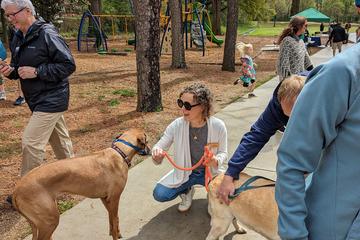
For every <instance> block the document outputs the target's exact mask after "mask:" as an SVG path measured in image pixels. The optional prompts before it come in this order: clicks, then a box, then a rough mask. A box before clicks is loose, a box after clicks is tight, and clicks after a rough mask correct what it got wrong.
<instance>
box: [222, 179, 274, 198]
mask: <svg viewBox="0 0 360 240" xmlns="http://www.w3.org/2000/svg"><path fill="white" fill-rule="evenodd" d="M258 179H264V180H269V181H272V182H274V181H273V180H271V179H270V178H266V177H262V176H253V177H251V178H249V179H248V180H246V181H245V182H244V183H243V184H242V185H241V186H240V187H239V188H237V189H235V192H234V194H233V195H229V199H234V198H236V197H237V196H239V195H240V193H242V192H244V191H247V190H251V189H256V188H263V187H274V186H275V183H271V184H266V185H260V186H251V185H250V184H252V183H253V182H255V181H256V180H258Z"/></svg>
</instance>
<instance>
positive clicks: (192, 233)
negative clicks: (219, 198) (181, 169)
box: [127, 199, 210, 240]
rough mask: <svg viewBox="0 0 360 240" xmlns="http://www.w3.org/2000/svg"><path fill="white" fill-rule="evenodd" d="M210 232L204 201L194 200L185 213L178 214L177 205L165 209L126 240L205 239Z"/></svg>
mask: <svg viewBox="0 0 360 240" xmlns="http://www.w3.org/2000/svg"><path fill="white" fill-rule="evenodd" d="M209 230H210V216H209V214H208V212H207V200H206V199H194V200H193V202H192V206H191V209H190V210H189V211H188V212H187V213H179V212H178V210H177V204H176V205H173V206H171V207H170V208H167V209H165V210H164V211H162V212H160V213H159V214H158V215H156V216H155V217H154V218H153V219H151V220H150V221H149V222H148V223H147V224H145V225H144V226H143V227H142V228H141V230H140V232H139V234H138V235H137V236H133V237H130V238H127V240H149V239H157V240H169V239H172V240H180V239H181V240H183V239H205V238H206V236H207V234H208V232H209Z"/></svg>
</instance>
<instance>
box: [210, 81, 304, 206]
mask: <svg viewBox="0 0 360 240" xmlns="http://www.w3.org/2000/svg"><path fill="white" fill-rule="evenodd" d="M305 79H306V78H305V77H304V76H298V75H292V76H290V77H288V78H286V79H285V80H283V81H282V82H280V83H279V85H278V86H277V87H276V88H275V90H274V93H273V96H272V98H271V100H270V102H269V104H268V105H267V107H266V109H265V111H264V112H263V113H262V114H261V115H260V117H259V118H258V119H257V121H256V122H255V123H254V124H253V125H252V126H251V129H250V131H249V132H247V133H246V134H245V135H244V136H243V138H242V139H241V141H240V144H239V146H238V147H237V149H236V151H235V153H234V154H233V156H232V157H231V159H230V161H229V163H228V169H227V171H226V173H225V176H224V179H223V181H222V183H221V184H220V187H219V189H218V192H217V194H218V196H219V197H220V199H221V200H222V201H223V202H225V203H226V204H229V199H228V196H229V194H230V195H232V194H233V193H234V190H235V186H234V180H236V179H238V178H239V174H240V172H241V171H242V170H243V169H244V168H245V167H246V165H247V164H248V163H249V162H250V161H251V160H253V159H254V158H255V157H256V155H257V154H258V153H259V152H260V150H261V149H262V148H263V147H264V145H265V144H266V143H267V142H268V141H269V139H270V138H271V136H273V135H274V134H275V133H276V131H277V130H282V129H283V128H284V127H285V126H286V124H287V122H288V119H289V116H290V114H291V110H292V107H293V105H294V103H295V101H296V98H297V96H298V95H299V93H300V91H301V89H302V87H303V86H304V83H305Z"/></svg>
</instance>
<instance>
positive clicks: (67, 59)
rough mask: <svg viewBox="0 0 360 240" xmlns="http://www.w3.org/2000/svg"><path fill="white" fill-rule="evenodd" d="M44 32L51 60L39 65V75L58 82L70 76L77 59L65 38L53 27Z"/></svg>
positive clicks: (44, 78)
mask: <svg viewBox="0 0 360 240" xmlns="http://www.w3.org/2000/svg"><path fill="white" fill-rule="evenodd" d="M47 31H48V32H46V33H44V38H45V42H46V44H47V47H48V51H49V53H48V54H49V58H50V59H49V62H47V63H43V64H41V65H40V66H38V67H37V69H36V70H37V77H38V78H40V79H41V80H44V81H49V82H57V81H61V80H62V79H64V78H66V77H68V76H70V75H71V74H72V73H73V72H74V71H75V69H76V66H75V61H74V58H73V56H72V55H71V52H70V49H69V47H68V46H67V44H66V43H65V41H64V39H63V38H62V37H61V36H60V35H59V34H58V33H57V32H55V30H53V29H49V30H47Z"/></svg>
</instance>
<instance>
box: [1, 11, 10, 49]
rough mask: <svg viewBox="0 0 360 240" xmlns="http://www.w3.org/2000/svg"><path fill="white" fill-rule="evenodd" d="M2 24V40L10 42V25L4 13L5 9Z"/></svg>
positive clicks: (2, 12)
mask: <svg viewBox="0 0 360 240" xmlns="http://www.w3.org/2000/svg"><path fill="white" fill-rule="evenodd" d="M1 26H2V32H3V34H2V38H1V40H2V42H3V43H4V44H8V43H9V38H8V25H7V22H6V19H5V15H4V10H3V9H1Z"/></svg>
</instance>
